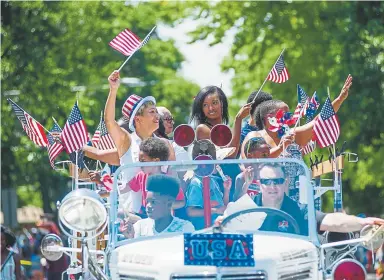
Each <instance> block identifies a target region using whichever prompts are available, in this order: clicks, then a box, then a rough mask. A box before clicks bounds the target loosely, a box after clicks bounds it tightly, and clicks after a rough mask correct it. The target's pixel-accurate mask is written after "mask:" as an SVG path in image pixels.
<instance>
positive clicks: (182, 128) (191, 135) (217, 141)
mask: <svg viewBox="0 0 384 280" xmlns="http://www.w3.org/2000/svg"><path fill="white" fill-rule="evenodd" d="M195 139H196V133H195V131H194V130H193V128H192V126H190V125H187V124H181V125H179V126H177V127H176V128H175V130H174V132H173V140H174V141H175V143H176V144H177V145H179V146H181V147H188V146H190V145H191V144H192V143H193V142H195ZM210 140H211V142H212V143H213V144H214V145H216V146H218V147H224V146H227V145H228V144H229V143H230V142H231V140H232V132H231V129H230V128H229V127H228V126H226V125H225V124H217V125H215V126H214V127H213V128H212V129H211V134H210Z"/></svg>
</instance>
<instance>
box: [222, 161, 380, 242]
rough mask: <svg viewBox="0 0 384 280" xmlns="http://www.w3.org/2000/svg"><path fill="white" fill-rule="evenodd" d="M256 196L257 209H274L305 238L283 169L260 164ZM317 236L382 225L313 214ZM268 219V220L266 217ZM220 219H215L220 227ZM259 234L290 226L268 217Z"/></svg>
mask: <svg viewBox="0 0 384 280" xmlns="http://www.w3.org/2000/svg"><path fill="white" fill-rule="evenodd" d="M259 176H260V191H261V192H260V194H259V195H257V196H256V197H255V198H254V201H255V203H256V204H257V205H258V206H262V207H268V208H275V209H278V210H281V211H284V212H286V213H287V214H289V215H291V216H292V217H293V218H294V219H295V220H296V222H297V223H298V225H299V227H300V231H301V232H300V233H301V234H302V235H307V234H308V219H307V207H300V204H298V203H297V202H295V201H294V200H293V199H291V198H289V197H288V196H287V195H286V194H285V192H284V189H285V187H286V186H285V185H286V183H287V179H286V176H285V173H284V168H283V167H282V166H281V165H279V164H263V165H262V166H261V168H260V170H259ZM315 214H316V215H315V216H316V217H315V218H316V227H317V232H321V231H332V232H352V231H360V230H361V229H362V228H363V227H365V226H367V225H374V224H384V220H383V219H380V218H375V217H368V218H360V217H356V216H353V215H347V214H344V213H323V212H320V211H316V213H315ZM269 216H270V217H269ZM220 220H222V218H220V219H218V220H217V222H218V223H220ZM260 229H261V230H268V231H287V232H292V230H291V229H292V228H291V225H289V223H288V221H286V220H285V219H284V218H283V217H280V216H272V215H268V216H267V218H266V220H265V221H264V223H263V225H262V226H261V228H260Z"/></svg>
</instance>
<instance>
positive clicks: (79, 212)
mask: <svg viewBox="0 0 384 280" xmlns="http://www.w3.org/2000/svg"><path fill="white" fill-rule="evenodd" d="M59 218H60V220H61V222H62V223H63V224H64V225H65V226H66V227H68V228H69V229H71V230H74V231H94V230H97V229H98V228H100V227H101V226H102V225H103V224H104V223H105V221H106V219H107V210H106V209H105V207H104V204H103V201H102V199H101V197H100V196H99V195H98V194H97V193H96V192H94V191H91V190H89V189H77V190H74V191H72V192H70V193H69V194H67V195H66V196H65V197H64V199H63V201H62V202H61V206H60V208H59Z"/></svg>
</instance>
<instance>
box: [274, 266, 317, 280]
mask: <svg viewBox="0 0 384 280" xmlns="http://www.w3.org/2000/svg"><path fill="white" fill-rule="evenodd" d="M278 279H279V280H288V279H289V280H309V279H312V269H303V270H298V271H295V272H286V273H281V274H279V276H278Z"/></svg>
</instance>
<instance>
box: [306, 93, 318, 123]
mask: <svg viewBox="0 0 384 280" xmlns="http://www.w3.org/2000/svg"><path fill="white" fill-rule="evenodd" d="M319 106H320V102H319V99H318V98H317V94H316V91H315V92H314V94H313V96H312V97H311V100H309V103H308V106H307V107H306V109H305V114H306V116H307V119H306V121H305V123H309V122H310V121H312V120H313V119H314V118H315V113H316V111H317V109H318V108H319Z"/></svg>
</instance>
